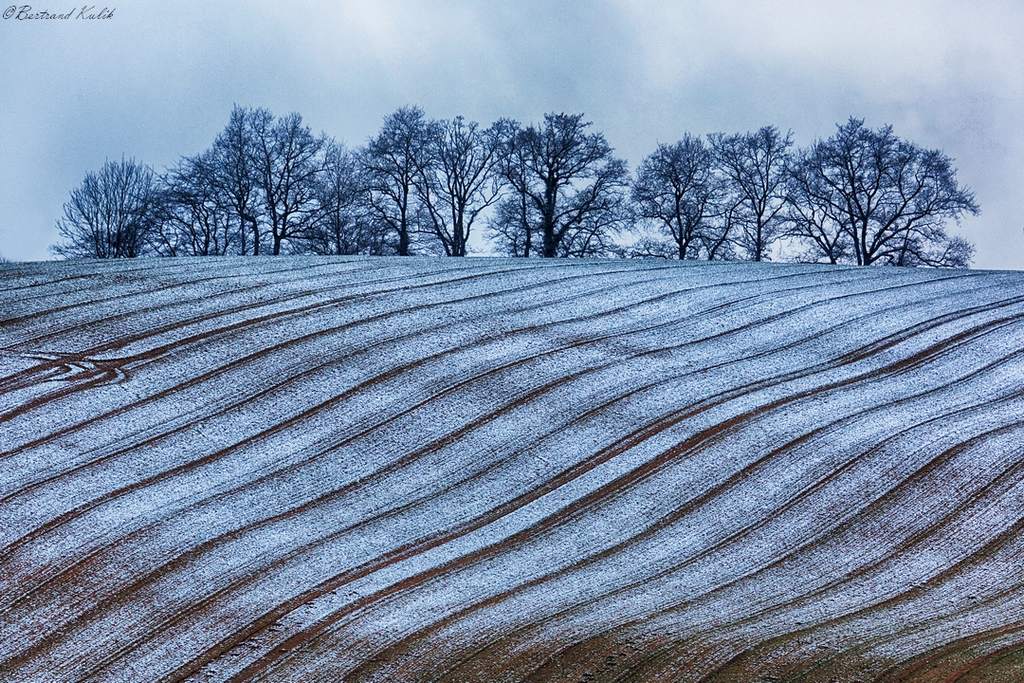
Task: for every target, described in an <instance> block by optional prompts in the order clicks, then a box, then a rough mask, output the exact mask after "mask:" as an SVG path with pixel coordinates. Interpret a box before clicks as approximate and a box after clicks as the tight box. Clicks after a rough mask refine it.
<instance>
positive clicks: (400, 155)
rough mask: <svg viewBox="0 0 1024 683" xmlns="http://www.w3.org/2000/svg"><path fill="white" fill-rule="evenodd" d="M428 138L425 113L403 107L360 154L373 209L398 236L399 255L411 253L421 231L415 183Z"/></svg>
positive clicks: (388, 119)
mask: <svg viewBox="0 0 1024 683" xmlns="http://www.w3.org/2000/svg"><path fill="white" fill-rule="evenodd" d="M426 137H427V121H426V118H425V117H424V115H423V110H422V109H420V108H419V107H402V108H401V109H398V110H397V111H395V112H394V113H392V114H390V115H389V116H388V117H387V118H385V119H384V127H383V129H382V130H381V131H380V133H378V134H377V135H376V137H374V138H372V139H371V140H370V141H369V143H367V145H366V148H365V149H364V150H363V152H362V154H361V155H360V163H361V165H362V167H363V169H364V170H365V172H366V179H367V188H368V200H369V206H370V208H371V210H372V211H373V214H374V216H375V218H376V219H377V220H378V221H380V222H381V223H382V224H383V225H385V226H387V228H388V230H389V231H390V232H391V233H393V234H394V235H395V236H396V238H397V240H396V241H397V244H396V245H395V249H396V251H397V252H398V255H399V256H408V255H409V254H410V253H411V252H410V249H411V245H412V237H413V233H414V232H415V231H416V230H417V226H416V219H417V212H418V209H419V207H418V206H417V204H416V185H415V183H416V180H417V175H418V173H419V170H418V168H419V166H418V159H419V158H421V157H422V156H423V154H424V148H425V146H426Z"/></svg>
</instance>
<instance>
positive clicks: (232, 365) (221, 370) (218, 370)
mask: <svg viewBox="0 0 1024 683" xmlns="http://www.w3.org/2000/svg"><path fill="white" fill-rule="evenodd" d="M576 277H580V276H573V278H572V279H574V278H576ZM588 277H589V276H588ZM541 286H546V285H527V286H524V287H522V288H513V289H511V290H504V291H502V292H496V293H495V295H500V294H504V293H510V292H511V293H515V292H520V293H521V292H524V291H529V290H530V289H532V288H534V287H541ZM611 287H614V285H613V286H609V287H607V288H601V289H598V290H595V291H593V292H590V293H593V294H600V293H603V292H606V291H608V290H609V289H610V288H611ZM583 294H584V295H585V294H587V292H584V293H583ZM469 298H474V299H475V298H480V297H479V295H475V296H474V297H469ZM467 300H468V299H467V298H465V297H464V298H460V299H454V300H451V301H449V302H447V303H449V304H457V303H460V302H464V301H467ZM420 308H421V307H420V306H413V307H409V308H406V309H401V310H399V311H394V312H391V313H388V314H385V315H378V316H376V317H375V318H374V319H373V320H369V319H361V320H359V319H357V320H354V321H348V322H345V323H342V324H339V325H334V326H331V327H328V328H324V329H318V330H315V331H313V332H309V333H306V334H303V335H301V336H299V337H292V338H288V339H286V340H284V341H281V342H278V343H276V344H273V345H272V346H269V347H264V348H262V349H259V350H257V351H254V352H251V353H248V354H246V355H244V356H241V357H239V358H235V359H232V360H231V361H229V362H228V363H226V364H224V365H220V366H218V367H215V368H213V369H210V370H207V371H205V372H203V373H201V374H198V375H194V376H192V377H190V378H189V379H188V380H186V381H184V382H180V383H178V384H176V385H173V386H171V387H169V388H166V389H163V390H161V391H158V392H156V393H155V394H152V395H150V396H146V397H143V398H140V399H138V400H136V401H134V402H133V403H131V404H129V405H125V406H122V407H119V408H116V409H114V410H110V411H107V412H105V413H102V414H100V415H97V416H92V417H90V418H88V419H86V420H83V421H81V422H77V423H73V424H71V425H68V426H67V427H64V428H62V429H59V430H57V431H55V432H51V433H47V434H44V435H42V436H40V437H39V438H37V439H36V440H34V441H30V442H27V443H24V444H22V445H20V446H18V447H15V448H13V449H8V450H6V451H0V458H3V457H8V456H11V455H15V454H17V453H20V452H22V451H25V450H27V449H30V448H35V447H37V446H40V445H43V444H45V443H48V442H50V441H52V440H54V439H56V438H60V437H64V436H67V435H68V434H70V433H72V432H74V431H77V430H80V429H82V428H84V427H87V426H90V425H93V424H95V423H97V422H99V421H101V420H107V419H111V418H114V417H119V416H121V415H123V414H124V413H126V412H128V411H131V410H134V409H137V408H139V407H140V406H143V405H147V404H149V403H152V402H155V401H158V400H160V399H163V398H166V397H168V396H170V395H172V394H174V393H176V392H179V391H183V390H185V389H188V388H191V387H194V386H197V385H199V384H202V383H204V382H206V381H208V380H210V379H213V378H216V377H219V376H221V375H223V374H225V373H227V372H230V371H233V370H238V369H241V368H243V367H244V366H245V365H246V364H249V363H252V362H255V361H258V360H260V359H262V358H264V357H266V356H268V355H271V354H276V353H278V352H281V351H285V350H288V349H289V348H291V347H293V346H296V345H298V344H300V343H304V342H308V341H314V340H317V339H319V338H320V337H322V336H325V335H328V334H334V333H337V332H342V331H346V330H348V329H351V328H352V327H354V326H356V325H359V324H362V323H364V322H374V321H379V320H383V319H385V318H387V317H391V316H393V315H400V314H408V313H409V312H411V311H413V310H420ZM531 308H533V307H527V308H524V309H519V310H531ZM430 329H433V328H430ZM388 341H393V340H392V339H384V340H381V342H380V343H386V342H388ZM372 346H376V344H374V345H368V346H366V347H364V348H363V349H357V350H354V351H352V353H358V352H361V351H364V350H367V349H369V348H372ZM337 362H344V359H341V360H340V361H336V362H335V363H334V364H336V363H337ZM329 366H330V364H322V365H318V366H314V368H312V371H315V370H316V369H318V368H321V367H329ZM296 378H298V377H296ZM275 386H276V385H275ZM273 388H274V387H269V388H267V389H273ZM267 389H263V390H260V392H259V394H264V393H268V391H267ZM145 443H146V444H150V443H151V441H150V440H147V441H146V442H145ZM136 445H139V444H136Z"/></svg>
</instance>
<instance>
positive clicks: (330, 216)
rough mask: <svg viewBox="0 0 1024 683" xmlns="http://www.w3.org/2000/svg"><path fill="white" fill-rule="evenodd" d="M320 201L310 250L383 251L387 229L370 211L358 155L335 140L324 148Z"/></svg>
mask: <svg viewBox="0 0 1024 683" xmlns="http://www.w3.org/2000/svg"><path fill="white" fill-rule="evenodd" d="M318 201H319V202H320V210H319V211H318V212H317V218H316V221H315V222H314V223H313V225H312V226H311V228H310V230H309V231H307V233H306V243H305V248H306V249H307V250H308V251H311V252H312V253H314V254H325V255H336V256H340V255H351V254H373V255H380V254H383V253H384V251H385V249H386V245H385V235H384V231H383V230H380V229H379V226H380V224H379V223H377V222H375V221H374V220H373V218H372V216H370V214H369V209H368V207H367V204H366V187H365V179H364V178H363V176H362V173H361V172H360V168H359V164H358V159H357V155H356V154H355V153H353V152H350V151H349V150H347V149H345V147H343V146H342V145H341V144H339V143H337V142H334V141H333V140H332V141H329V142H328V144H327V147H326V151H325V152H324V172H323V174H322V176H321V181H320V188H319V192H318Z"/></svg>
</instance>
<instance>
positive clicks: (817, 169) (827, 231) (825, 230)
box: [786, 143, 851, 264]
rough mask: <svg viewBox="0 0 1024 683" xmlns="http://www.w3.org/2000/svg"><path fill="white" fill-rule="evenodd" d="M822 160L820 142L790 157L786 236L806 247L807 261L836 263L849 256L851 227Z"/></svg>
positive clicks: (838, 194)
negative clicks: (794, 238) (797, 240)
mask: <svg viewBox="0 0 1024 683" xmlns="http://www.w3.org/2000/svg"><path fill="white" fill-rule="evenodd" d="M826 157H827V155H826V154H824V149H823V145H822V144H821V143H817V144H815V145H813V146H812V147H811V148H810V149H808V150H801V151H800V152H798V153H797V154H796V156H795V157H794V159H793V162H792V164H791V165H790V168H789V177H788V179H787V193H786V195H787V196H786V201H787V210H786V218H787V220H788V222H789V226H790V227H789V230H788V231H787V235H788V236H790V237H796V238H798V239H800V240H802V241H803V242H804V243H805V244H807V245H808V246H809V247H810V250H809V253H808V254H807V256H808V257H809V260H818V259H820V258H825V259H826V260H827V261H828V262H829V263H832V264H836V263H839V262H840V260H842V259H844V258H845V257H847V256H849V255H850V254H851V249H850V234H851V233H850V228H851V225H850V223H849V216H848V214H847V213H846V212H845V211H843V209H842V205H843V203H844V201H843V198H842V196H841V193H840V192H838V190H837V189H836V188H835V187H834V186H833V185H831V184H830V183H829V182H827V181H826V177H825V167H826V163H827V162H826Z"/></svg>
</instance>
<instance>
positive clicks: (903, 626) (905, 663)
mask: <svg viewBox="0 0 1024 683" xmlns="http://www.w3.org/2000/svg"><path fill="white" fill-rule="evenodd" d="M1021 605H1024V585H1021V584H1014V585H1011V586H1009V587H1004V588H1002V589H1000V590H999V591H998V592H996V593H994V594H992V595H989V596H988V597H986V598H984V599H983V600H972V601H971V603H970V605H969V606H968V607H966V608H964V609H961V610H959V611H958V612H956V613H951V612H949V611H944V612H940V613H934V614H932V615H931V616H924V617H922V618H919V619H916V620H915V619H914V618H910V619H908V620H906V621H895V620H894V621H893V622H892V623H891V625H890V624H887V627H888V628H887V629H886V630H885V631H881V629H879V630H880V632H879V633H878V634H865V637H863V638H861V639H860V640H859V641H858V643H857V645H856V647H850V648H846V649H843V650H841V651H838V652H836V653H835V654H833V655H830V656H829V657H828V658H826V659H823V660H820V661H815V662H810V663H809V666H808V668H806V669H797V668H796V667H792V668H791V673H790V672H789V671H787V676H788V678H791V679H792V680H800V681H806V680H814V679H815V678H820V676H819V674H826V675H827V672H828V671H829V670H830V669H835V668H837V666H840V664H841V662H842V661H843V660H850V659H853V660H856V661H866V662H876V663H877V662H881V661H883V660H885V661H892V662H894V664H893V665H892V666H890V667H889V668H888V669H885V670H882V671H880V672H878V673H877V674H875V678H876V680H884V679H885V678H886V677H887V678H888V680H893V678H894V676H895V675H896V674H895V672H896V671H898V670H901V669H902V672H901V673H899V675H898V677H897V678H898V679H899V680H908V679H909V678H910V677H911V671H913V670H917V671H920V670H921V669H923V668H926V667H928V666H930V665H931V664H933V663H934V660H933V658H934V657H936V656H937V655H938V654H939V653H940V652H942V653H945V654H946V656H955V655H956V654H962V653H963V651H964V650H965V648H966V647H967V645H968V644H969V643H973V644H974V646H975V648H978V647H985V646H990V647H991V649H992V650H996V649H1002V648H1001V647H1000V646H999V645H998V644H996V645H992V641H994V640H998V639H999V636H1000V635H1004V636H1005V635H1006V634H1014V633H1016V632H1018V631H1020V630H1021V625H1022V624H1024V621H1021V620H1020V617H1021V616H1022V613H1024V610H1021V609H1020V607H1021ZM1014 608H1016V609H1017V614H1016V617H1017V618H1016V620H1013V621H1010V622H1009V623H1000V625H998V626H993V627H991V628H987V629H985V630H983V631H981V632H980V633H977V632H976V633H974V634H973V635H972V636H969V637H966V638H959V639H957V640H954V641H953V642H949V641H948V640H943V641H942V642H941V643H940V644H939V645H937V646H928V645H927V643H926V642H920V639H922V638H926V637H927V636H928V633H929V630H943V627H945V628H946V629H949V628H955V626H953V624H954V623H955V622H958V621H960V622H962V621H968V622H974V620H979V619H982V618H984V617H985V615H986V613H990V614H993V615H995V614H998V615H999V617H1006V618H1012V613H1013V609H1014ZM1007 610H1009V611H1007ZM985 621H986V622H987V623H989V624H992V623H999V622H1000V618H998V617H997V618H995V620H993V617H990V618H988V619H986V620H985ZM1001 621H1002V622H1006V619H1001ZM896 624H898V626H896ZM907 640H910V641H918V642H916V643H915V646H919V647H924V648H925V649H924V650H919V651H918V652H916V653H913V654H908V655H907V656H906V657H905V658H904V659H902V660H900V659H899V658H898V657H893V656H892V655H890V654H883V653H877V654H872V653H871V652H870V651H871V650H872V649H877V648H884V649H885V650H886V651H889V650H891V649H892V646H893V644H894V643H895V642H899V641H907ZM912 647H914V646H912ZM911 652H913V650H912V649H911V650H903V651H901V653H900V656H904V653H911ZM976 659H977V658H976ZM976 659H975V661H976ZM911 662H913V664H911ZM963 670H966V669H963Z"/></svg>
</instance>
